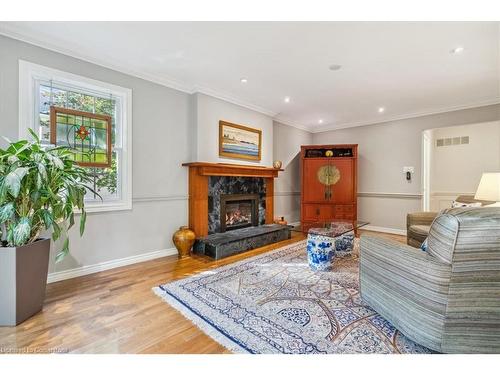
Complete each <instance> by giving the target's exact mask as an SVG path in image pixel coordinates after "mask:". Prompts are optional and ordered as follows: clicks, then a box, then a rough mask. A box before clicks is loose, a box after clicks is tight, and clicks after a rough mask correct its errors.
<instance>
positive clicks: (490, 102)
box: [309, 97, 500, 133]
mask: <svg viewBox="0 0 500 375" xmlns="http://www.w3.org/2000/svg"><path fill="white" fill-rule="evenodd" d="M496 104H500V97H495V98H491V99H485V100H482V101H478V102H472V103H468V104H463V105H458V106H450V107H443V108H435V109H429V110H424V111H419V112H414V113H411V114H406V115H400V116H393V117H383V118H380V117H379V118H377V119H375V118H374V119H372V120H365V121H358V122H346V123H340V124H327V125H323V126H316V127H313V128H311V129H310V130H309V131H310V132H311V133H323V132H327V131H331V130H340V129H347V128H355V127H359V126H367V125H376V124H382V123H385V122H391V121H400V120H408V119H412V118H417V117H424V116H430V115H438V114H441V113H446V112H453V111H461V110H464V109H472V108H479V107H486V106H489V105H496Z"/></svg>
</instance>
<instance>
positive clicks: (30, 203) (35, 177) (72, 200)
mask: <svg viewBox="0 0 500 375" xmlns="http://www.w3.org/2000/svg"><path fill="white" fill-rule="evenodd" d="M30 132H31V135H32V136H33V139H34V141H32V142H30V141H27V140H21V141H18V142H11V141H9V140H8V139H6V141H7V142H8V143H9V146H8V147H7V148H6V149H0V231H1V240H2V241H1V242H2V246H16V247H18V246H23V245H26V244H29V243H31V242H34V241H35V240H37V239H38V238H39V236H40V233H41V232H42V231H43V230H52V239H53V240H54V241H56V240H57V239H59V238H64V242H63V246H62V249H61V250H60V252H59V253H58V254H57V256H56V261H59V260H61V259H62V258H63V257H64V256H65V255H67V254H68V253H69V239H68V235H67V231H68V230H69V229H70V228H71V227H72V226H73V225H74V223H75V214H74V209H75V208H78V209H79V210H80V212H81V215H80V235H83V232H84V230H85V222H86V218H87V214H86V211H85V207H84V196H85V193H86V192H87V190H90V191H92V192H93V193H95V192H94V191H93V190H92V189H91V188H90V187H88V185H87V184H88V183H90V182H91V180H92V178H91V175H90V173H89V171H88V170H87V169H84V168H82V167H80V166H78V165H77V164H76V162H75V161H74V160H73V156H72V153H71V151H70V150H69V149H68V148H66V147H55V148H48V147H43V146H42V145H41V144H40V139H39V138H38V137H37V135H36V134H35V133H34V132H33V131H30ZM95 194H96V195H97V196H99V194H97V193H95Z"/></svg>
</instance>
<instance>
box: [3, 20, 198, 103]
mask: <svg viewBox="0 0 500 375" xmlns="http://www.w3.org/2000/svg"><path fill="white" fill-rule="evenodd" d="M0 35H4V36H6V37H9V38H12V39H16V40H19V41H21V42H25V43H28V44H32V45H34V46H37V47H41V48H44V49H47V50H49V51H52V52H57V53H60V54H62V55H66V56H70V57H73V58H76V59H78V60H82V61H85V62H88V63H91V64H94V65H99V66H101V67H103V68H107V69H111V70H114V71H116V72H119V73H123V74H126V75H129V76H132V77H136V78H140V79H143V80H145V81H149V82H153V83H156V84H158V85H161V86H165V87H168V88H171V89H174V90H178V91H182V92H185V93H188V94H192V93H193V87H192V86H190V85H188V84H186V83H183V82H180V81H178V80H176V79H173V78H170V77H157V76H154V75H152V74H148V73H143V72H138V71H136V70H133V69H129V68H125V67H124V66H122V65H120V64H117V63H110V62H109V61H104V60H101V59H99V58H96V57H94V56H89V55H86V54H84V53H82V52H78V49H75V50H72V49H68V48H63V47H60V46H56V45H55V44H52V43H47V42H45V41H42V40H40V39H38V38H36V37H33V36H28V35H26V34H23V33H21V32H19V31H17V30H16V28H15V27H12V26H6V23H5V22H0Z"/></svg>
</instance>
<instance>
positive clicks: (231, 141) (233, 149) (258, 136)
mask: <svg viewBox="0 0 500 375" xmlns="http://www.w3.org/2000/svg"><path fill="white" fill-rule="evenodd" d="M261 150H262V130H260V129H253V128H249V127H247V126H243V125H237V124H232V123H230V122H226V121H219V156H222V157H228V158H236V159H246V160H260V159H261Z"/></svg>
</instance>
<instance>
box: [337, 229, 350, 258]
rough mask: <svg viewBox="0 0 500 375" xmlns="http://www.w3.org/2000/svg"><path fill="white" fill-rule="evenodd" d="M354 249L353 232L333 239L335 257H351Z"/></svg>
mask: <svg viewBox="0 0 500 375" xmlns="http://www.w3.org/2000/svg"><path fill="white" fill-rule="evenodd" d="M353 248H354V231H351V232H347V233H345V234H343V235H341V236H338V237H335V252H336V256H338V257H340V258H341V257H344V256H346V255H351V254H352V250H353Z"/></svg>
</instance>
